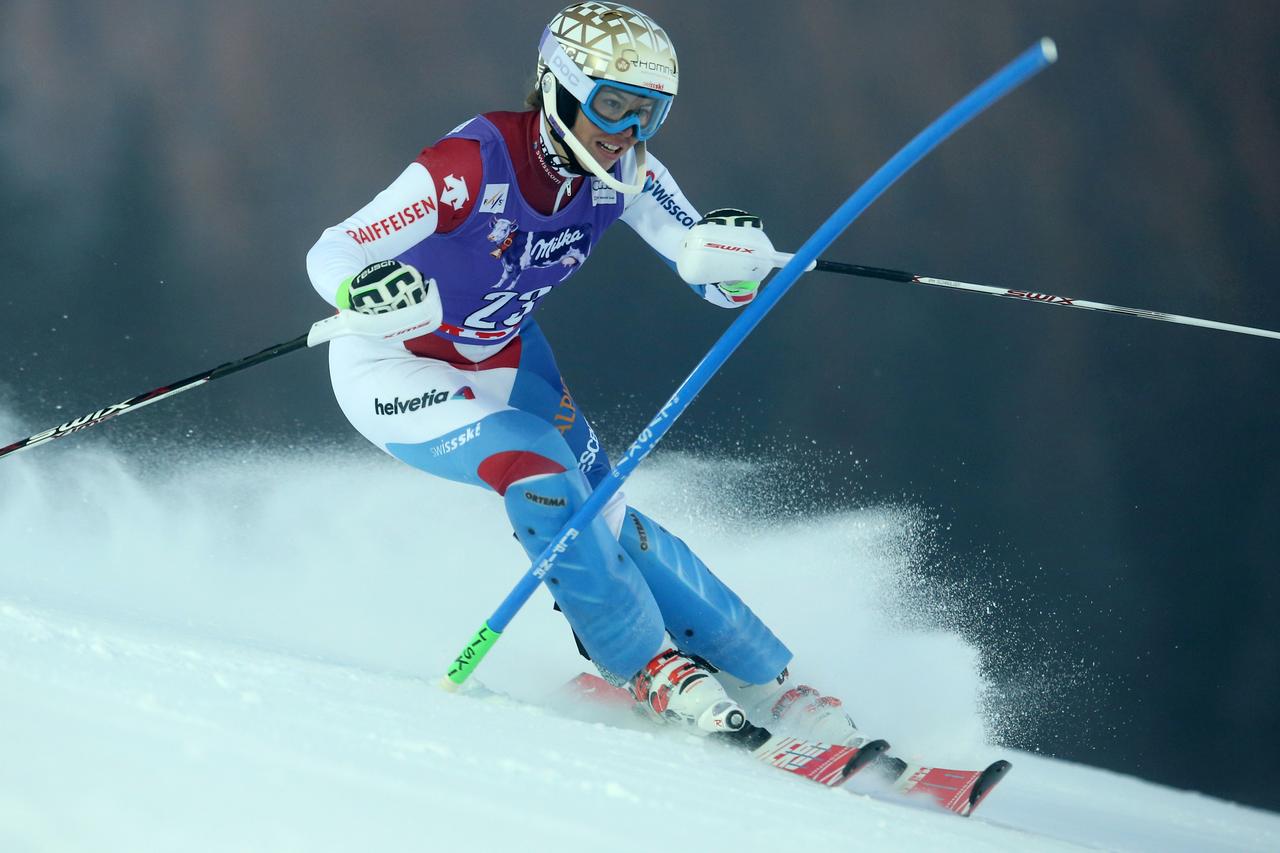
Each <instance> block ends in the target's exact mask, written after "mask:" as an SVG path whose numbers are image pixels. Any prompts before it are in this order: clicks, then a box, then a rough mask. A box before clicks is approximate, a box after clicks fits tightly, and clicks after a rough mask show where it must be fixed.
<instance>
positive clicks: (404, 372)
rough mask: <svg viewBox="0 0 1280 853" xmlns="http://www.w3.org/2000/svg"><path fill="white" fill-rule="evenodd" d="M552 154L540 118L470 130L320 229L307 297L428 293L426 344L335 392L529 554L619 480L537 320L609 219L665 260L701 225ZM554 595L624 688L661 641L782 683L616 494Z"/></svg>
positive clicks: (351, 371)
mask: <svg viewBox="0 0 1280 853" xmlns="http://www.w3.org/2000/svg"><path fill="white" fill-rule="evenodd" d="M550 150H551V147H550V141H549V139H548V136H547V130H546V128H545V126H544V124H543V122H542V121H541V120H540V115H539V113H537V112H520V113H488V114H485V115H483V116H477V117H476V118H474V119H472V120H471V121H469V122H467V123H465V124H463V125H462V126H461V127H459V128H458V129H457V130H455V131H454V132H453V133H451V134H449V135H448V136H446V137H444V138H443V139H442V140H440V141H439V142H438V143H437V144H435V145H433V146H431V147H429V148H427V149H426V150H424V151H423V152H422V154H421V155H419V157H418V158H417V160H415V162H414V163H412V164H411V165H410V166H409V167H408V168H407V169H406V170H405V172H404V173H403V174H401V175H400V177H399V178H397V179H396V181H395V182H394V183H392V184H391V186H389V187H388V188H387V189H386V190H384V191H383V192H382V193H380V194H379V195H378V196H377V197H376V198H374V199H373V201H372V202H370V203H369V204H368V205H366V206H365V207H364V208H362V209H361V210H359V211H358V212H357V213H355V214H354V215H353V216H352V217H350V218H349V219H347V220H345V221H343V222H341V223H339V224H338V225H335V226H333V227H331V228H329V229H327V230H325V232H324V233H323V234H322V236H321V237H320V239H319V241H318V242H317V243H316V244H315V246H314V247H313V248H312V249H311V251H310V253H309V254H308V256H307V269H308V272H309V274H310V276H311V280H312V283H313V284H314V286H315V288H316V290H317V291H318V292H319V293H320V295H321V296H323V297H324V298H325V299H326V300H328V301H329V302H330V304H335V305H336V304H338V298H339V297H338V292H339V289H340V286H341V285H342V283H343V282H344V281H345V280H348V279H350V278H351V276H353V275H355V274H356V273H358V272H359V271H360V270H361V269H363V268H364V267H366V266H368V265H369V264H371V263H374V262H376V261H381V260H386V259H389V258H394V259H397V260H400V261H402V262H404V263H408V264H412V265H413V266H414V267H416V268H417V269H418V270H420V271H421V273H422V276H423V278H426V279H434V280H435V282H436V286H437V287H438V289H439V293H440V295H441V299H442V304H443V309H444V324H443V325H442V326H441V327H440V328H439V329H438V330H437V331H435V332H434V333H432V334H430V335H424V336H422V337H419V338H415V339H412V340H409V341H406V342H404V343H387V342H383V341H379V340H374V339H368V338H357V337H344V338H339V339H337V340H335V341H333V342H332V343H331V344H330V348H329V353H330V356H329V361H330V373H331V377H332V381H333V388H334V394H335V396H336V397H337V400H338V403H339V405H340V406H341V407H342V410H343V412H344V413H345V414H346V416H347V418H348V419H349V420H350V421H351V423H352V425H353V426H355V428H356V429H357V430H359V431H360V432H361V433H362V434H363V435H364V436H365V437H366V438H368V439H369V440H370V441H372V442H373V443H374V444H376V445H377V446H379V447H381V448H383V449H384V450H385V451H386V452H387V453H389V454H391V455H392V456H395V457H396V458H397V459H400V460H402V461H404V462H407V463H408V464H410V465H412V466H414V467H416V468H419V469H421V470H423V471H426V472H427V473H430V474H434V475H436V476H439V477H445V478H447V479H450V480H456V481H458V482H461V483H468V484H471V485H478V486H482V487H485V488H488V489H492V490H493V491H494V492H496V493H497V494H498V495H499V496H501V497H502V499H503V501H504V502H505V507H506V511H507V515H508V517H509V519H510V521H511V524H512V527H513V528H514V530H515V533H516V537H517V538H518V539H519V541H520V543H521V545H523V546H524V549H525V551H526V552H527V553H528V554H529V555H530V557H531V558H532V557H536V556H537V555H538V554H539V553H540V552H541V551H542V550H543V549H544V547H545V546H546V545H547V544H548V543H549V542H550V541H551V540H552V539H553V538H554V537H555V536H556V534H558V533H559V531H560V529H561V528H562V527H563V526H564V524H565V522H567V521H568V519H569V517H570V516H571V515H572V514H573V512H574V511H575V510H576V509H577V508H578V507H579V506H580V505H581V504H582V502H583V501H584V500H585V499H586V497H587V496H588V495H589V493H590V491H591V489H592V488H593V487H594V486H595V485H596V484H598V483H599V482H600V480H601V478H602V477H604V476H605V475H606V474H607V473H608V471H609V468H610V463H609V459H608V457H607V456H606V454H605V451H604V449H603V448H602V447H601V446H600V443H599V441H598V440H597V438H596V434H595V432H594V431H593V430H592V427H591V424H590V422H589V421H588V420H587V418H586V416H585V414H584V413H583V412H582V411H581V410H580V409H579V408H578V407H577V405H576V404H575V403H574V400H573V397H572V395H571V394H570V393H569V389H568V388H567V387H566V386H565V383H564V380H563V379H562V378H561V375H560V371H559V370H558V368H557V367H556V363H555V360H554V358H553V356H552V352H551V348H550V346H549V345H548V343H547V340H546V338H545V337H544V336H543V334H542V332H541V330H540V329H539V328H538V326H537V325H536V324H535V323H534V322H533V320H532V319H531V314H532V311H533V309H534V308H535V307H536V305H537V304H538V303H539V302H540V301H541V300H542V299H543V298H544V297H545V296H546V295H547V294H548V293H550V292H551V291H552V290H553V289H554V288H555V287H556V286H558V285H559V284H560V283H562V282H563V281H565V280H566V279H568V278H569V277H570V276H571V275H573V274H574V273H575V272H577V270H578V269H579V267H581V266H582V263H583V262H584V261H585V260H586V259H587V256H588V255H590V253H591V250H592V248H593V247H594V246H595V244H596V242H597V241H598V240H599V239H600V237H601V235H602V234H603V232H604V231H605V229H607V228H608V227H609V226H610V225H611V224H613V223H614V222H615V221H617V220H618V219H622V220H623V221H626V222H627V223H628V224H630V225H631V226H632V227H633V228H634V229H635V230H636V231H637V233H639V234H640V235H641V237H643V238H644V239H645V240H646V241H647V242H649V244H650V245H651V246H652V247H653V248H654V249H655V250H656V251H657V252H658V253H659V254H660V255H661V256H663V257H664V258H665V259H666V260H667V261H668V263H671V262H672V259H674V258H675V256H676V252H677V250H678V248H679V245H680V241H681V240H682V238H683V235H684V233H685V232H686V231H687V229H688V228H689V227H691V226H692V225H693V223H694V221H695V219H696V217H697V214H696V213H695V211H694V209H693V208H692V206H691V205H690V204H689V203H688V201H687V200H686V199H685V198H684V196H683V194H681V192H680V190H679V188H678V187H677V186H676V184H675V182H674V181H673V180H672V179H671V177H670V175H669V174H668V173H667V171H666V169H665V168H663V166H662V165H661V163H659V162H658V161H657V159H656V158H654V157H653V156H652V155H651V154H650V155H649V156H648V162H647V172H646V180H645V191H644V192H643V193H640V194H637V195H627V196H624V195H623V194H621V193H618V192H615V191H614V190H613V189H610V188H609V187H608V186H607V185H605V184H604V183H603V182H601V181H598V180H596V179H595V178H583V177H581V176H574V175H570V174H569V173H567V172H565V171H564V170H563V169H561V168H558V167H557V166H555V165H553V162H554V161H552V160H551V158H549V157H548V152H549V151H550ZM635 170H636V158H635V155H634V152H628V154H627V155H626V156H625V157H624V158H622V160H620V161H619V162H618V163H617V164H616V165H615V166H614V167H613V174H614V175H615V177H620V178H622V179H623V180H624V181H625V182H628V183H633V182H634V178H633V176H634V173H635ZM535 204H537V205H538V206H535ZM695 290H698V291H699V292H700V293H701V294H702V295H703V296H704V297H705V298H706V299H707V300H708V301H711V302H714V303H716V304H719V305H722V306H725V307H736V306H737V305H739V304H742V302H743V301H749V297H747V298H745V299H744V298H743V297H741V296H739V297H736V298H735V297H734V296H732V295H729V294H727V293H725V292H724V291H721V290H720V289H719V288H718V287H716V286H715V285H705V286H702V285H700V286H696V287H695ZM739 300H741V301H739ZM545 582H546V584H547V586H548V588H549V590H550V592H551V594H552V596H553V597H554V599H555V601H556V602H557V604H558V605H559V607H560V609H561V610H562V611H563V612H564V615H565V616H566V617H567V618H568V620H569V623H570V625H571V626H572V628H573V631H574V633H575V634H576V635H577V637H578V638H579V641H580V642H581V644H582V646H583V647H584V648H585V649H586V651H587V652H588V653H589V654H590V656H591V658H592V660H593V661H594V662H595V663H596V664H597V666H599V667H601V668H602V669H603V670H605V671H606V672H607V673H609V674H611V675H613V676H615V677H620V678H629V677H631V676H632V675H633V674H635V673H636V672H637V671H638V670H640V668H641V667H643V666H644V665H645V664H646V663H648V661H649V660H650V659H651V658H652V657H653V655H654V654H656V653H657V652H658V651H659V650H660V649H661V647H662V646H663V644H664V643H665V642H666V635H667V634H668V633H669V634H670V636H671V638H672V639H673V640H674V642H675V643H676V644H677V645H678V646H679V648H680V649H681V650H682V651H683V652H685V653H686V654H694V655H698V656H700V657H702V658H704V659H706V660H707V661H708V662H710V663H711V664H712V665H714V666H715V667H717V668H719V669H722V670H724V671H725V672H727V673H729V674H730V675H734V676H736V677H737V678H739V679H741V680H743V681H746V682H749V683H753V684H763V683H765V682H767V681H771V680H773V679H774V678H775V677H777V676H778V674H779V673H780V672H781V671H782V670H783V668H784V667H785V666H786V665H787V663H788V661H789V660H790V657H791V654H790V652H789V651H788V650H787V648H786V647H785V646H784V645H783V644H782V643H781V642H780V641H779V640H778V639H777V638H776V637H775V636H774V635H773V633H772V632H771V631H770V630H769V629H768V628H767V627H766V626H765V625H764V624H763V623H762V622H761V620H760V619H759V618H758V617H757V616H756V615H755V614H754V613H753V612H752V611H751V609H750V608H748V607H747V606H746V605H745V604H744V603H743V602H742V601H741V600H740V599H739V598H738V596H737V595H735V594H734V593H733V591H732V590H730V589H729V588H728V587H727V586H726V585H725V584H724V583H723V582H722V581H720V580H719V579H718V578H717V577H716V576H715V575H713V574H712V573H711V571H710V570H709V569H708V568H707V567H706V565H704V564H703V562H702V561H701V560H700V559H698V557H697V556H696V555H695V554H694V553H693V552H692V551H691V550H690V549H689V548H688V546H686V545H685V544H684V542H682V541H681V540H680V539H679V538H677V537H676V536H674V535H672V534H671V533H669V532H668V531H666V530H665V529H663V528H662V527H661V526H660V525H658V524H657V523H656V522H654V521H653V520H652V519H650V518H648V517H647V516H645V515H644V514H643V513H642V512H640V511H639V510H637V509H635V508H634V507H630V506H627V505H626V503H625V496H624V495H623V494H622V493H621V492H619V493H618V494H617V495H615V497H614V499H613V500H612V501H611V502H610V504H609V505H608V506H607V507H606V509H605V511H604V512H603V513H602V514H601V515H600V516H599V517H598V518H597V519H596V520H595V522H593V523H592V524H591V525H590V527H589V528H588V529H587V530H585V531H583V533H582V535H581V536H580V537H579V538H578V539H577V540H575V541H574V543H573V544H572V545H571V546H570V548H569V549H568V551H567V552H566V553H564V554H563V555H561V556H560V557H559V558H558V559H557V561H556V563H555V565H554V567H553V568H552V570H551V572H549V573H548V575H547V577H546V578H545Z"/></svg>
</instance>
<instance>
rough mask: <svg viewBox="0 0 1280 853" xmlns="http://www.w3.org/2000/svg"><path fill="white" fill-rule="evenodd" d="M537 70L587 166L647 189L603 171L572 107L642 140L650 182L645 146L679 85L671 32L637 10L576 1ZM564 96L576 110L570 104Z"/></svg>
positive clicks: (554, 121)
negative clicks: (577, 128)
mask: <svg viewBox="0 0 1280 853" xmlns="http://www.w3.org/2000/svg"><path fill="white" fill-rule="evenodd" d="M537 73H538V85H539V87H540V88H541V90H542V110H543V113H544V114H545V115H546V117H547V120H548V121H549V122H550V123H551V126H552V128H553V129H554V130H555V131H556V132H557V135H558V136H560V137H561V138H562V139H563V141H564V143H565V144H566V145H568V146H569V148H570V149H571V150H572V151H573V153H574V154H575V155H577V158H578V160H579V162H580V163H581V165H583V166H585V167H587V168H589V169H590V170H591V171H592V172H593V173H594V174H595V175H596V177H597V178H599V179H600V180H601V181H603V182H604V183H606V184H607V185H609V186H610V187H612V188H613V189H615V190H619V191H620V192H628V193H638V192H641V191H642V190H643V189H644V184H643V183H637V184H625V183H622V182H621V181H619V180H617V179H616V178H614V177H613V176H612V175H610V174H608V173H607V172H605V170H604V169H603V168H601V167H600V165H599V164H598V163H597V162H596V160H595V158H594V157H592V156H591V155H590V153H589V152H588V151H587V150H586V148H585V147H584V146H583V145H582V143H581V142H579V141H578V139H577V138H576V137H575V136H574V135H573V133H572V132H571V130H570V127H571V125H572V124H573V121H572V112H571V110H572V109H573V107H575V106H576V107H578V108H580V109H582V111H583V112H584V113H586V115H587V117H588V118H589V119H591V121H592V122H594V123H595V124H596V125H597V126H598V127H600V128H601V129H602V130H604V131H606V132H608V133H621V132H623V131H625V130H627V129H628V128H631V129H632V132H633V133H634V134H635V137H636V139H637V140H638V144H637V145H636V162H637V166H638V168H637V170H636V174H637V177H643V175H644V142H645V140H647V139H649V137H651V136H653V135H654V134H655V133H657V132H658V128H660V127H661V126H662V123H663V122H664V121H665V120H666V118H667V114H668V113H669V112H670V110H671V103H672V101H673V99H674V98H675V94H676V90H677V89H678V88H679V82H680V66H679V62H678V60H677V59H676V51H675V47H674V46H672V44H671V39H670V38H668V37H667V33H666V31H665V30H663V29H662V27H660V26H658V24H657V23H656V22H655V21H654V20H653V19H652V18H650V17H649V16H648V15H646V14H644V13H643V12H639V11H637V10H635V9H632V8H631V7H630V6H623V5H622V4H620V3H604V2H587V3H575V4H573V5H572V6H568V7H566V8H565V9H563V10H561V11H560V13H559V14H557V15H556V16H555V17H554V18H552V19H551V23H550V24H548V25H547V28H546V30H545V31H544V32H543V34H542V40H541V42H540V43H539V45H538V72H537ZM565 93H567V94H568V95H569V96H571V97H572V98H573V99H574V101H575V103H574V104H573V105H570V104H566V103H564V101H565V100H567V99H566V98H565ZM557 95H559V98H557ZM557 101H560V103H559V104H558V103H557ZM560 108H564V113H562V112H561V109H560Z"/></svg>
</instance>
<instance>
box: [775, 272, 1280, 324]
mask: <svg viewBox="0 0 1280 853" xmlns="http://www.w3.org/2000/svg"><path fill="white" fill-rule="evenodd" d="M792 257H794V256H793V255H788V254H787V253H786V252H777V253H775V254H774V263H773V265H774V266H775V267H781V266H785V265H786V264H787V263H788V262H789V261H790V260H791V258H792ZM808 269H810V270H817V271H818V272H833V273H839V274H841V275H852V276H858V277H859V278H878V279H883V280H885V281H897V282H902V283H904V284H927V285H930V286H932V287H946V288H950V289H952V290H967V291H969V292H970V293H985V294H987V295H989V296H1004V297H1007V298H1009V299H1021V300H1024V301H1027V302H1039V303H1041V304H1044V305H1061V306H1063V307H1064V308H1085V309H1087V310H1090V311H1106V312H1108V313H1111V314H1126V315H1128V316H1130V317H1145V318H1147V319H1148V320H1163V321H1164V322H1166V323H1181V324H1182V325H1184V326H1200V327H1201V328H1205V329H1218V330H1220V331H1223V332H1236V333H1238V334H1241V335H1254V336H1256V337H1259V338H1274V339H1276V340H1280V332H1273V331H1271V330H1269V329H1255V328H1253V327H1252V326H1237V325H1235V324H1234V323H1219V322H1218V321H1216V320H1202V319H1200V318H1199V317H1184V316H1183V315H1181V314H1166V313H1164V312H1163V311H1148V310H1146V309H1143V308H1125V307H1123V306H1120V305H1107V304H1106V303H1103V302H1088V301H1086V300H1084V299H1076V298H1075V297H1068V296H1054V295H1053V294H1051V293H1033V292H1032V291H1029V290H1007V289H1005V288H1002V287H992V286H991V285H988V284H968V283H967V282H963V281H948V280H947V279H945V278H929V277H928V276H923V275H917V274H916V273H910V272H903V271H902V270H890V269H884V268H882V267H864V266H859V265H858V264H842V263H839V262H838V261H823V260H817V261H813V262H812V263H810V264H809V266H808Z"/></svg>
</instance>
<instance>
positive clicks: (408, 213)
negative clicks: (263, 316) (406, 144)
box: [307, 139, 481, 308]
mask: <svg viewBox="0 0 1280 853" xmlns="http://www.w3.org/2000/svg"><path fill="white" fill-rule="evenodd" d="M480 173H481V159H480V149H479V145H478V144H477V143H475V142H472V141H471V140H466V139H448V140H445V141H444V142H441V143H438V144H437V145H435V146H433V147H430V148H427V149H425V150H424V151H423V152H422V153H421V154H419V155H418V158H417V159H416V160H415V161H414V162H413V163H410V164H409V167H408V168H406V169H405V170H404V171H403V172H401V173H400V177H398V178H396V179H395V180H394V181H393V182H392V183H391V185H390V186H389V187H387V188H386V189H385V190H383V191H382V192H380V193H378V194H377V195H376V196H374V198H373V200H372V201H371V202H369V203H368V204H366V205H365V206H364V207H362V208H360V209H359V210H358V211H356V212H355V213H354V214H352V215H351V216H350V217H348V218H347V219H345V220H343V221H342V222H339V223H338V224H337V225H334V226H332V227H330V228H326V229H325V230H324V232H323V233H322V234H321V235H320V239H319V240H317V241H316V244H315V245H314V246H312V247H311V251H309V252H307V274H308V275H309V276H310V278H311V284H312V286H313V287H315V289H316V292H318V293H319V294H320V296H321V297H323V298H324V300H325V301H326V302H328V303H329V304H330V305H333V306H335V307H338V308H348V307H350V295H349V288H350V285H351V279H352V278H353V277H354V276H355V275H356V274H358V273H359V272H360V271H361V270H364V269H367V268H368V267H369V266H370V265H371V264H375V263H377V262H379V261H385V260H388V259H391V258H396V257H398V256H399V255H401V254H403V253H404V252H406V251H408V250H409V249H411V248H412V247H413V246H415V245H417V244H418V243H421V242H422V241H423V240H425V239H427V238H428V237H430V236H431V235H432V234H435V233H437V232H441V233H443V232H447V231H451V230H452V229H453V228H454V227H456V226H457V225H458V224H459V223H461V222H462V220H463V219H465V218H466V216H467V214H468V213H470V212H471V207H472V200H471V199H470V198H466V199H465V200H464V201H461V202H460V203H457V204H454V203H453V202H454V201H456V200H457V199H458V198H460V197H461V196H459V195H457V193H456V190H455V191H454V194H453V195H451V194H450V185H449V184H448V183H446V180H452V181H454V182H457V181H458V180H459V177H461V179H462V180H464V181H466V182H467V183H469V184H470V186H472V187H474V186H477V185H478V182H479V178H480ZM463 185H464V186H465V185H466V184H463ZM468 195H469V194H468Z"/></svg>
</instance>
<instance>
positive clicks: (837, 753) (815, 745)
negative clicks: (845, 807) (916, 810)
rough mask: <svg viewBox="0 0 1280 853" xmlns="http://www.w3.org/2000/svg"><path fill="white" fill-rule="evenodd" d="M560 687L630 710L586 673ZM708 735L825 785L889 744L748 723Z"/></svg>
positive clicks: (629, 702) (628, 700)
mask: <svg viewBox="0 0 1280 853" xmlns="http://www.w3.org/2000/svg"><path fill="white" fill-rule="evenodd" d="M562 689H563V691H564V693H565V694H566V695H569V696H571V697H573V698H575V699H579V700H582V701H586V702H590V703H591V704H593V705H596V706H597V707H604V708H616V709H619V710H621V709H627V710H630V709H631V708H633V707H634V706H635V699H633V698H632V697H631V694H630V693H629V692H628V691H627V690H626V689H625V688H622V687H616V686H614V685H613V684H610V683H609V682H607V681H605V680H604V679H603V678H601V677H600V676H598V675H592V674H591V673H587V672H583V673H580V674H578V675H577V676H575V677H574V678H572V679H571V680H570V681H569V682H568V683H567V684H565V686H564V688H562ZM711 737H714V738H717V739H718V740H722V741H724V742H725V743H728V744H731V745H733V746H735V747H737V748H740V749H745V750H747V751H749V752H750V753H751V754H752V755H753V756H754V757H755V758H756V759H758V760H760V761H763V762H764V763H765V764H768V765H770V766H772V767H777V768H778V769H779V770H783V771H785V772H787V773H791V774H792V775H795V776H799V777H801V778H803V779H808V780H809V781H811V782H817V783H818V784H819V785H825V786H826V787H828V788H836V787H839V786H840V785H843V784H844V783H845V782H847V781H849V779H850V778H852V777H853V775H854V774H855V773H857V772H858V771H859V770H862V769H863V768H864V767H867V766H870V765H871V764H872V763H873V762H874V761H875V760H876V759H877V758H879V757H880V756H882V755H884V754H885V753H886V752H888V750H889V744H888V743H887V742H886V741H883V740H873V741H869V742H867V743H864V744H862V745H861V746H842V745H839V744H830V743H821V742H819V741H811V740H805V739H803V738H796V737H791V736H789V735H781V734H778V735H775V734H773V733H771V732H770V731H769V730H768V729H764V728H760V727H759V726H753V725H751V724H750V723H748V724H747V727H746V728H745V729H742V730H741V731H737V732H725V733H723V734H714V735H711Z"/></svg>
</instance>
